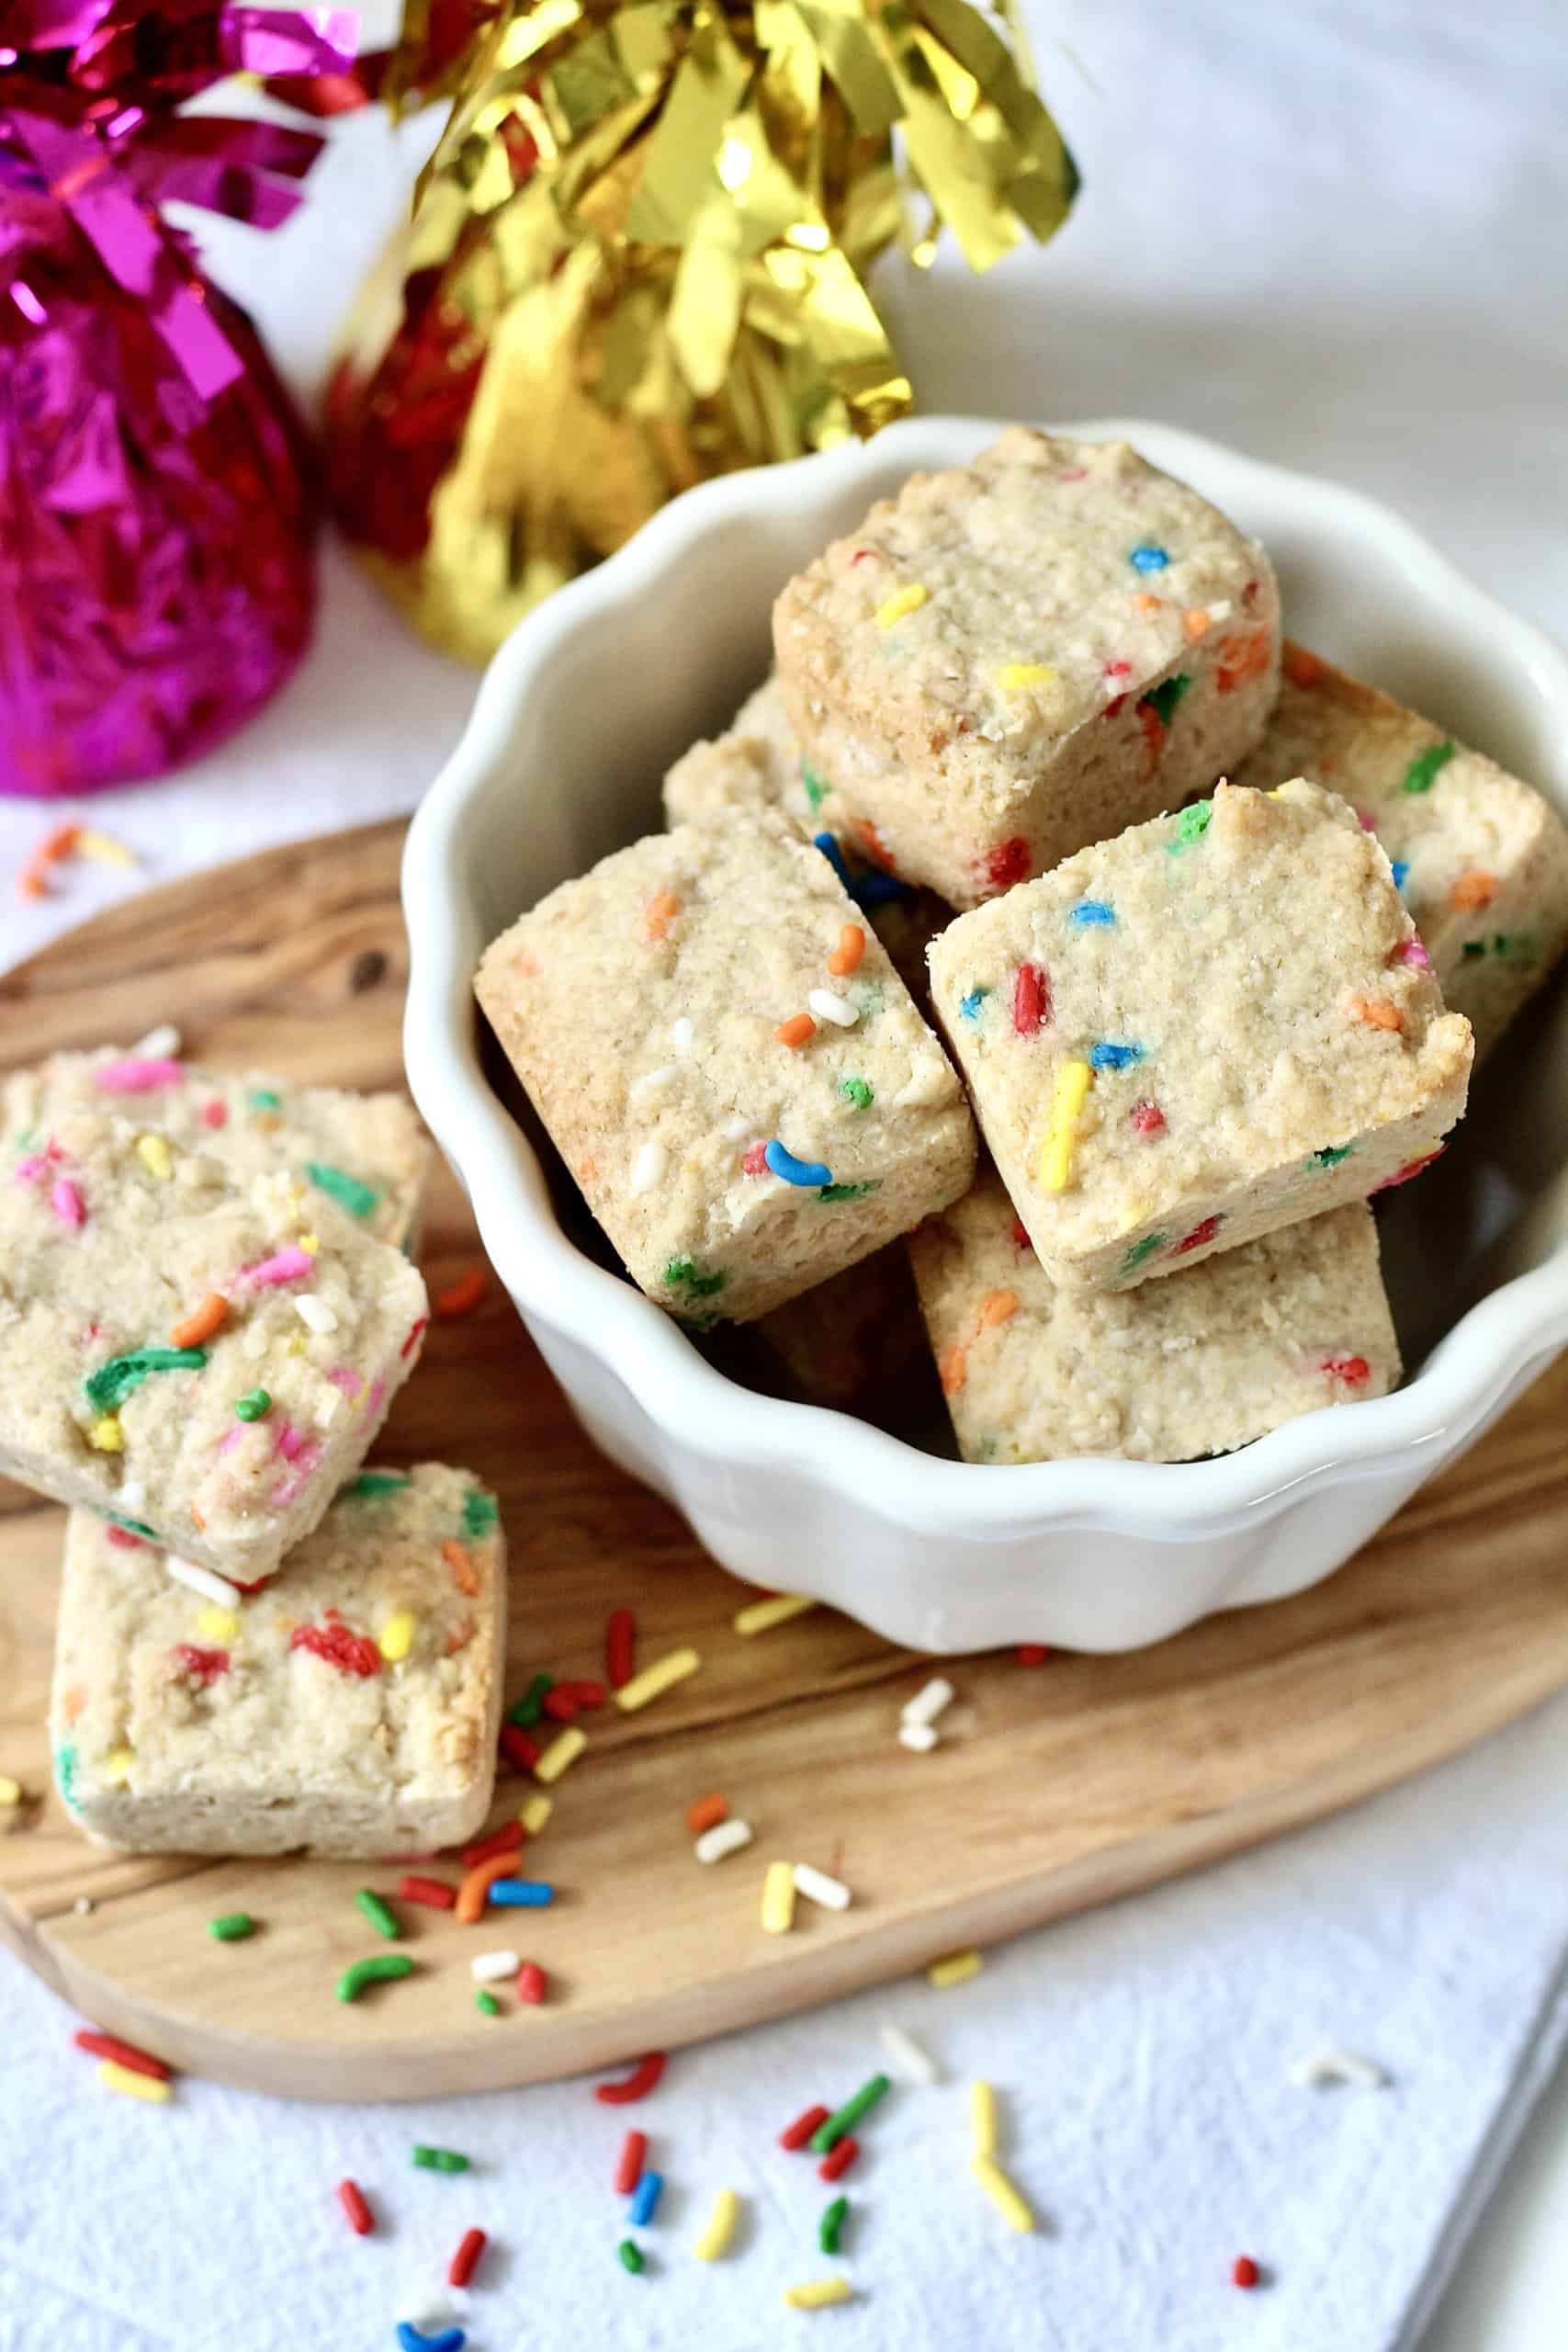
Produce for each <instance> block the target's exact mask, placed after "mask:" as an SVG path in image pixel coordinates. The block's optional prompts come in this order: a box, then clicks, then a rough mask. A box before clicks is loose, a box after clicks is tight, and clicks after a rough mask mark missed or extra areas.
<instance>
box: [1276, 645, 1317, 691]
mask: <svg viewBox="0 0 1568 2352" xmlns="http://www.w3.org/2000/svg"><path fill="white" fill-rule="evenodd" d="M1283 666H1284V672H1285V675H1286V677H1287V678H1289V680H1290V682H1291V684H1292V686H1315V685H1316V684H1317V682H1318V680H1319V679H1320V678H1321V677H1322V675H1323V664H1322V662H1320V661H1319V660H1318V658H1317V656H1316V654H1315V653H1309V652H1308V651H1307V650H1306V647H1305V646H1304V645H1287V646H1286V648H1285V652H1284V664H1283Z"/></svg>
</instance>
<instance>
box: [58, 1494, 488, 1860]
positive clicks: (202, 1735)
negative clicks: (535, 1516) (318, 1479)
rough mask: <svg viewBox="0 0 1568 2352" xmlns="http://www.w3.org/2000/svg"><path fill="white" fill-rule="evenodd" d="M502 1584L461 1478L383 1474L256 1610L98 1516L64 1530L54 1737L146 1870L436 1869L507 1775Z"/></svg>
mask: <svg viewBox="0 0 1568 2352" xmlns="http://www.w3.org/2000/svg"><path fill="white" fill-rule="evenodd" d="M505 1635H506V1572H505V1555H504V1547H503V1544H502V1533H501V1527H500V1519H499V1514H498V1512H497V1509H496V1504H495V1499H494V1497H493V1496H491V1494H489V1493H487V1491H486V1490H485V1488H484V1487H480V1486H479V1485H478V1484H477V1483H476V1481H475V1480H474V1479H472V1478H470V1477H469V1476H468V1473H467V1472H466V1471H462V1470H453V1469H448V1468H446V1467H445V1466H444V1465H443V1464H437V1463H423V1464H421V1465H420V1467H419V1468H418V1469H416V1470H412V1471H386V1470H378V1471H366V1472H365V1473H363V1474H362V1475H361V1476H359V1477H357V1478H356V1479H354V1480H352V1481H351V1482H350V1484H349V1485H348V1486H347V1487H345V1488H344V1491H343V1492H342V1493H341V1494H340V1495H339V1496H338V1498H337V1499H336V1501H335V1502H334V1503H333V1506H332V1508H331V1509H330V1510H329V1511H328V1512H327V1514H326V1517H325V1518H324V1519H323V1520H322V1521H321V1525H320V1526H319V1527H318V1528H317V1529H316V1530H315V1532H314V1533H313V1534H310V1535H309V1536H307V1537H306V1539H305V1541H304V1542H303V1543H302V1544H299V1547H298V1548H297V1549H296V1550H295V1551H294V1552H292V1553H291V1554H290V1555H289V1558H288V1564H287V1566H286V1567H285V1569H284V1572H283V1574H282V1575H281V1576H279V1577H274V1578H273V1579H272V1581H271V1582H270V1583H268V1584H267V1585H265V1587H264V1588H263V1589H262V1590H260V1591H259V1592H254V1593H251V1594H249V1595H246V1594H243V1593H240V1592H237V1591H235V1590H233V1589H225V1587H224V1585H223V1582H222V1579H221V1578H220V1577H214V1576H213V1575H211V1574H210V1573H209V1571H206V1570H204V1569H200V1568H194V1569H193V1568H192V1567H191V1566H190V1564H189V1563H188V1562H186V1561H185V1560H181V1559H179V1558H177V1557H171V1556H166V1555H164V1553H162V1552H160V1551H157V1550H155V1549H154V1548H153V1547H152V1545H151V1544H145V1543H143V1542H141V1540H140V1539H139V1538H138V1537H136V1536H134V1535H131V1534H130V1533H129V1532H127V1531H125V1530H124V1529H122V1528H118V1527H113V1526H109V1525H107V1524H106V1522H105V1521H102V1520H101V1519H97V1518H95V1517H94V1516H93V1515H92V1513H91V1512H88V1511H81V1510H78V1511H73V1513H72V1514H71V1518H70V1521H69V1522H68V1524H67V1527H66V1535H65V1573H64V1577H63V1581H62V1587H61V1596H60V1625H59V1631H58V1634H57V1636H56V1644H55V1662H54V1688H53V1695H52V1698H51V1705H50V1739H51V1747H52V1748H53V1752H54V1770H55V1778H56V1781H57V1782H58V1784H59V1788H60V1793H61V1795H62V1797H63V1799H64V1801H65V1803H66V1804H67V1805H68V1806H69V1808H70V1810H71V1812H72V1814H73V1815H74V1817H75V1819H76V1820H77V1822H78V1823H79V1824H80V1826H82V1828H84V1829H85V1831H86V1832H87V1834H88V1835H89V1837H92V1838H98V1839H100V1840H101V1841H102V1842H103V1843H105V1844H107V1845H110V1846H118V1847H123V1848H126V1849H129V1850H130V1851H131V1852H133V1853H154V1854H156V1853H186V1854H282V1853H288V1852H289V1851H291V1850H293V1849H297V1848H304V1849H306V1850H308V1851H309V1852H311V1853H315V1854H336V1855H343V1856H351V1855H362V1856H365V1857H367V1858H369V1857H372V1856H375V1855H378V1854H388V1853H399V1852H408V1851H424V1850H426V1849H430V1848H433V1847H436V1846H446V1845H451V1844H453V1843H455V1842H457V1840H459V1839H461V1838H467V1837H469V1836H471V1835H472V1833H473V1831H474V1830H475V1829H477V1828H478V1827H479V1824H480V1823H481V1822H482V1821H483V1819H484V1816H485V1813H486V1811H487V1809H488V1807H489V1804H490V1799H491V1786H492V1782H493V1779H494V1772H495V1744H496V1733H497V1729H498V1725H499V1722H500V1715H501V1690H502V1663H503V1657H504V1649H505Z"/></svg>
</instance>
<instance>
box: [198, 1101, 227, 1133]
mask: <svg viewBox="0 0 1568 2352" xmlns="http://www.w3.org/2000/svg"><path fill="white" fill-rule="evenodd" d="M201 1124H202V1125H203V1126H204V1127H226V1126H227V1125H228V1124H229V1105H228V1104H227V1103H225V1102H223V1101H222V1100H221V1099H220V1097H219V1096H218V1095H216V1094H215V1095H214V1096H213V1098H212V1100H211V1102H210V1103H203V1104H202V1106H201Z"/></svg>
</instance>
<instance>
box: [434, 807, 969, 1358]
mask: <svg viewBox="0 0 1568 2352" xmlns="http://www.w3.org/2000/svg"><path fill="white" fill-rule="evenodd" d="M475 989H476V992H477V994H478V996H479V1002H480V1004H481V1006H482V1007H483V1009H484V1011H485V1012H486V1014H487V1015H488V1017H489V1019H490V1022H491V1026H492V1027H493V1028H494V1030H495V1033H496V1035H497V1036H498V1037H499V1038H500V1040H501V1043H502V1046H503V1047H504V1048H505V1051H506V1054H507V1056H508V1057H509V1059H510V1060H511V1062H512V1064H513V1068H514V1069H516V1071H517V1074H518V1076H519V1078H520V1079H521V1080H522V1081H523V1084H524V1086H525V1088H526V1089H527V1091H528V1094H529V1096H530V1098H531V1099H532V1101H533V1103H534V1106H535V1108H536V1111H537V1112H538V1114H539V1115H540V1117H541V1118H542V1119H543V1121H544V1123H545V1125H546V1127H547V1129H548V1131H549V1134H550V1136H551V1138H552V1140H553V1141H554V1143H555V1145H556V1147H557V1148H558V1150H559V1152H560V1154H561V1156H562V1158H563V1159H565V1161H566V1164H567V1166H568V1168H569V1169H570V1170H571V1172H572V1174H573V1176H575V1178H576V1179H577V1182H579V1184H580V1185H581V1188H582V1191H583V1193H584V1195H585V1196H586V1198H587V1201H588V1204H589V1205H590V1207H591V1208H592V1211H593V1213H594V1215H595V1216H597V1217H598V1219H599V1222H600V1223H601V1225H603V1227H604V1230H605V1232H606V1233H607V1234H608V1235H609V1237H610V1239H611V1240H612V1241H613V1242H614V1244H615V1248H616V1249H617V1250H619V1252H620V1254H621V1256H622V1258H623V1259H624V1261H626V1267H627V1270H628V1271H629V1272H630V1273H631V1276H632V1279H633V1280H634V1281H635V1282H636V1283H638V1285H639V1286H640V1287H641V1288H642V1289H643V1290H644V1291H646V1293H647V1294H648V1295H649V1298H651V1299H654V1300H655V1301H657V1303H658V1304H659V1305H660V1306H664V1307H667V1308H668V1309H669V1310H670V1311H671V1313H672V1314H674V1315H678V1316H681V1317H684V1318H685V1319H687V1320H688V1321H691V1322H695V1323H699V1324H706V1323H712V1322H715V1321H717V1320H718V1319H719V1318H720V1317H725V1318H729V1319H733V1320H734V1321H736V1322H742V1323H744V1322H749V1321H750V1320H751V1319H753V1318H754V1317H757V1316H759V1315H764V1314H766V1313H767V1311H768V1309H769V1308H770V1307H773V1306H779V1305H781V1304H782V1303H783V1301H784V1300H785V1299H787V1298H793V1297H794V1296H795V1294H796V1293H797V1292H799V1291H803V1290H809V1289H810V1288H811V1287H812V1285H813V1284H814V1283H820V1282H825V1281H826V1280H827V1279H828V1277H829V1275H830V1274H834V1273H837V1272H839V1271H840V1269H841V1268H842V1267H844V1266H848V1265H852V1264H854V1263H855V1262H856V1261H858V1260H860V1259H862V1258H864V1257H868V1256H869V1255H870V1254H871V1252H872V1251H873V1250H877V1249H880V1248H881V1247H882V1245H883V1244H884V1243H885V1242H887V1241H891V1240H894V1239H896V1238H897V1236H898V1235H899V1234H901V1233H904V1232H907V1231H908V1228H909V1227H910V1226H912V1225H916V1224H918V1223H919V1219H920V1218H921V1217H922V1216H930V1215H931V1212H932V1211H933V1210H935V1209H938V1208H942V1207H943V1206H945V1204H947V1202H949V1201H951V1200H954V1199H956V1198H957V1196H958V1195H959V1193H963V1192H964V1191H965V1190H966V1188H967V1186H968V1183H969V1180H970V1177H971V1174H972V1173H973V1170H974V1163H975V1125H974V1121H973V1120H972V1118H971V1117H970V1114H969V1106H968V1104H967V1103H965V1101H964V1093H963V1090H962V1088H961V1087H960V1086H959V1083H958V1080H957V1079H956V1078H955V1077H954V1076H953V1070H952V1068H951V1066H950V1065H949V1063H948V1060H947V1057H946V1055H945V1054H944V1053H943V1052H942V1047H941V1046H940V1045H939V1044H938V1043H937V1040H936V1039H935V1037H934V1036H933V1035H931V1031H930V1030H929V1029H928V1028H927V1026H926V1024H925V1023H924V1022H923V1021H922V1020H921V1018H920V1016H919V1012H917V1011H916V1009H915V1006H914V1003H913V1001H911V999H910V996H909V992H908V989H906V988H905V986H904V984H903V982H902V981H901V980H900V979H899V978H898V975H897V972H896V971H895V970H894V968H893V967H892V965H891V963H890V962H889V961H888V958H887V956H886V953H885V951H884V950H883V948H882V946H881V944H880V943H879V942H878V941H877V939H876V938H875V937H874V934H873V933H870V931H869V930H868V929H867V928H866V926H865V924H864V923H863V921H862V918H861V914H860V910H859V909H858V908H857V907H856V906H855V905H854V904H853V902H852V900H851V899H849V898H847V897H846V896H845V894H844V891H843V889H842V888H841V887H840V882H839V879H838V876H837V875H836V874H835V873H834V870H833V868H832V866H831V865H829V862H828V860H827V859H826V858H824V857H822V856H821V855H819V854H818V852H817V851H816V850H815V849H813V848H811V847H810V846H809V845H808V844H807V843H806V842H802V841H800V840H799V839H797V838H796V837H795V835H794V834H793V833H791V832H790V831H789V830H788V828H787V827H786V826H785V825H784V823H783V822H782V821H781V820H778V819H776V818H773V819H769V818H762V817H744V816H736V817H735V818H733V819H732V820H730V821H729V822H728V823H727V824H724V825H720V826H708V825H680V826H677V827H676V828H675V830H674V831H673V832H669V833H656V834H653V835H650V836H649V839H648V840H646V841H641V842H636V843H634V844H633V846H632V847H631V848H630V849H625V850H620V851H618V852H617V853H616V854H615V855H614V856H612V857H607V858H605V859H604V860H603V861H602V862H601V863H600V864H599V865H596V866H594V867H593V869H592V872H591V873H589V874H585V875H583V876H581V877H580V878H579V879H578V880H575V881H571V882H563V883H562V884H561V886H560V888H558V889H556V890H553V891H551V893H550V894H549V896H548V897H547V899H543V900H541V902H540V903H539V905H538V906H536V908H534V910H532V912H531V913H529V914H525V915H524V916H523V917H522V918H521V920H520V921H519V922H515V923H513V926H512V928H511V930H510V931H508V932H506V933H503V934H502V937H501V938H499V939H498V940H496V941H495V942H494V943H493V944H492V945H491V947H490V948H489V949H488V951H487V952H486V955H485V956H484V959H483V961H482V962H481V964H480V966H479V973H478V976H477V978H476V980H475Z"/></svg>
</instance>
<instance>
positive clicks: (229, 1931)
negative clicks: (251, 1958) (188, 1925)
mask: <svg viewBox="0 0 1568 2352" xmlns="http://www.w3.org/2000/svg"><path fill="white" fill-rule="evenodd" d="M255 1931H256V1923H255V1921H254V1919H253V1918H252V1917H251V1915H250V1913H249V1912H248V1911H225V1912H224V1913H223V1915H222V1917H220V1918H218V1919H209V1921H208V1923H207V1932H208V1934H209V1936H214V1937H216V1938H217V1939H218V1941H219V1942H220V1944H243V1942H244V1940H245V1938H246V1937H247V1936H254V1934H255Z"/></svg>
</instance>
